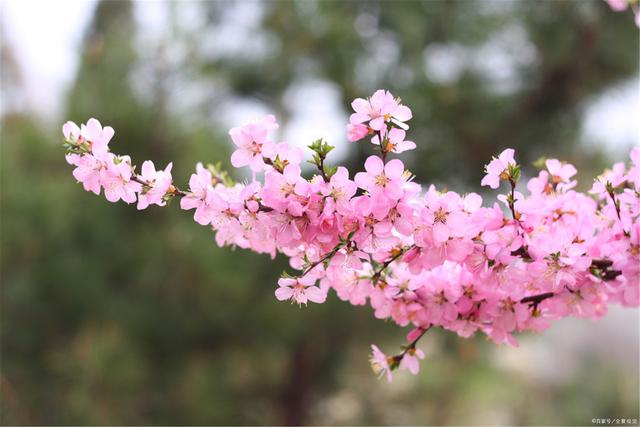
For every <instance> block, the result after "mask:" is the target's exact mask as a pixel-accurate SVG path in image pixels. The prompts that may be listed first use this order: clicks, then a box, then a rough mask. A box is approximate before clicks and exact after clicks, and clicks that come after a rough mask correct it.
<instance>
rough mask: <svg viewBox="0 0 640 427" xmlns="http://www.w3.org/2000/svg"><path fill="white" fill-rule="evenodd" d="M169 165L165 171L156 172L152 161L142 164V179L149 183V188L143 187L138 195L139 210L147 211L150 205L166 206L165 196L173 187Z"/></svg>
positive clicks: (170, 164) (170, 165)
mask: <svg viewBox="0 0 640 427" xmlns="http://www.w3.org/2000/svg"><path fill="white" fill-rule="evenodd" d="M172 166H173V164H172V163H169V164H168V165H167V167H166V168H165V169H164V170H160V171H156V168H155V166H154V164H153V162H152V161H151V160H147V161H145V162H143V163H142V173H141V175H140V179H142V180H143V181H144V182H145V183H147V185H148V187H143V188H142V191H141V192H140V194H139V195H138V209H146V208H147V206H149V205H158V206H164V205H165V204H166V202H165V201H164V196H165V195H166V194H167V191H169V187H171V183H172V180H173V179H172V177H171V167H172Z"/></svg>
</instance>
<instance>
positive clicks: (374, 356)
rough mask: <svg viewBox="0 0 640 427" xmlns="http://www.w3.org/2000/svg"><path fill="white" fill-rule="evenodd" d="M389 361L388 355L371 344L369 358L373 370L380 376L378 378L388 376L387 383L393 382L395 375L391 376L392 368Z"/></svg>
mask: <svg viewBox="0 0 640 427" xmlns="http://www.w3.org/2000/svg"><path fill="white" fill-rule="evenodd" d="M388 359H389V358H388V357H387V355H386V354H384V353H383V352H382V351H380V349H379V348H378V347H377V346H376V345H373V344H371V355H370V356H369V363H370V364H371V369H373V372H374V373H375V374H376V375H377V376H378V378H382V377H383V376H386V377H387V381H388V382H391V380H393V375H392V374H391V367H390V366H389V361H388Z"/></svg>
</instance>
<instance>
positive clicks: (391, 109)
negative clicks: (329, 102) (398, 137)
mask: <svg viewBox="0 0 640 427" xmlns="http://www.w3.org/2000/svg"><path fill="white" fill-rule="evenodd" d="M351 107H352V108H353V109H354V111H355V113H353V114H352V115H351V117H350V119H349V121H350V123H351V124H353V125H357V124H361V123H364V122H369V127H370V128H371V129H373V130H375V131H380V130H382V129H383V128H384V127H385V123H388V122H391V121H393V123H395V124H396V125H398V126H400V127H403V128H406V127H407V126H406V124H405V123H404V122H406V121H407V120H409V119H411V110H410V109H409V108H408V107H406V106H404V105H401V104H400V100H399V99H396V98H394V97H393V95H391V93H390V92H388V91H385V90H382V89H380V90H377V91H376V92H375V93H374V94H373V95H372V96H371V98H369V99H362V98H357V99H356V100H354V101H353V102H352V103H351ZM360 132H361V131H360Z"/></svg>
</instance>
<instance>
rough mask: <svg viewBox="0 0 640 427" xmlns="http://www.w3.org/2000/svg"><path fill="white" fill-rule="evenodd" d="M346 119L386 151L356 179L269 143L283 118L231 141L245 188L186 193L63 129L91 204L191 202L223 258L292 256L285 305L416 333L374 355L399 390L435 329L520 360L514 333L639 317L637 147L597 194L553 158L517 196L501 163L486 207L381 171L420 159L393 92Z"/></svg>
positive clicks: (202, 185)
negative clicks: (235, 253) (631, 310)
mask: <svg viewBox="0 0 640 427" xmlns="http://www.w3.org/2000/svg"><path fill="white" fill-rule="evenodd" d="M352 105H353V108H354V110H355V113H354V114H353V115H352V116H351V119H350V124H349V127H348V135H349V139H350V140H352V141H355V140H358V139H361V138H362V137H364V136H365V135H373V139H374V141H373V142H377V143H378V145H379V150H380V151H379V154H378V155H372V156H370V157H369V158H368V159H367V160H366V162H365V164H364V171H361V172H358V173H356V174H355V175H354V176H353V178H350V173H349V171H348V170H347V169H346V168H344V167H337V168H335V167H334V168H331V167H328V166H326V165H325V160H326V155H327V153H328V152H329V151H330V150H331V148H332V147H331V146H329V145H328V144H326V143H324V142H322V141H317V142H315V143H314V144H312V145H310V148H311V149H312V150H313V151H314V152H315V154H314V164H315V165H316V166H317V167H318V173H316V174H315V175H313V176H312V177H306V176H303V174H302V169H301V166H300V162H301V161H302V152H301V150H299V149H297V148H295V147H292V146H290V145H288V144H287V143H285V142H281V143H275V142H273V141H272V140H271V139H270V134H269V133H270V132H272V131H273V130H274V129H276V128H277V126H278V125H277V123H276V121H275V118H273V116H268V117H266V118H264V119H262V120H258V121H255V122H253V123H250V124H247V125H244V126H241V127H237V128H234V129H232V130H231V131H230V135H231V138H232V140H233V142H234V144H235V145H236V146H237V150H236V151H235V152H234V153H233V156H232V164H233V165H234V166H236V167H244V166H247V167H249V168H250V170H251V171H252V173H253V179H252V180H251V181H250V182H249V183H246V184H239V183H235V182H233V181H231V180H230V179H229V178H228V177H227V176H226V175H225V174H223V173H221V172H220V171H219V170H218V169H217V168H214V167H212V166H209V167H205V166H203V165H202V164H198V165H197V168H196V173H194V174H193V175H192V176H191V179H190V180H189V189H188V190H180V189H178V188H176V187H175V186H174V185H173V183H172V181H171V165H169V166H168V167H167V168H166V169H165V170H161V171H156V170H155V168H154V167H153V164H152V163H151V162H148V161H147V162H144V164H143V166H142V171H141V174H140V175H137V174H136V173H135V169H134V167H133V166H132V164H131V160H130V159H129V157H127V156H116V155H114V154H112V153H110V152H109V150H108V142H109V140H110V139H111V137H112V136H113V129H111V128H110V127H106V128H102V127H101V126H100V124H99V122H98V121H97V120H95V119H91V120H89V122H88V123H87V125H86V126H85V125H83V126H82V127H80V128H79V127H78V126H76V125H75V124H73V123H70V122H69V123H67V124H65V126H64V128H63V133H64V136H65V140H66V145H67V149H68V152H69V154H68V156H67V160H68V161H69V163H71V164H72V165H74V166H75V167H76V168H75V170H74V172H73V174H74V177H75V178H76V179H77V180H78V181H79V182H81V183H82V184H83V185H84V188H85V189H86V190H87V191H92V192H94V193H96V194H99V193H100V190H101V189H104V194H105V197H106V198H107V199H108V200H110V201H117V200H120V199H122V200H124V201H125V202H127V203H132V202H135V201H136V198H137V200H138V208H139V209H143V208H145V207H147V206H148V205H150V204H157V205H161V206H162V205H164V204H165V202H166V201H167V200H168V199H170V198H172V197H181V201H180V206H181V208H182V209H186V210H191V209H194V210H195V211H194V220H195V221H196V222H197V223H198V224H201V225H205V226H207V227H212V228H213V229H214V230H215V231H216V241H217V243H218V244H219V245H233V246H239V247H241V248H246V249H250V250H252V251H255V252H259V253H267V254H269V255H270V256H271V257H275V256H276V254H277V253H282V254H284V255H286V256H287V257H288V258H289V260H290V265H291V268H292V269H293V270H297V271H298V272H297V273H296V274H293V273H291V274H289V273H283V276H282V278H281V279H280V280H279V281H278V285H279V286H278V287H277V289H276V291H275V296H276V298H277V299H278V300H289V301H292V302H295V303H298V304H307V303H308V302H313V303H323V302H324V301H325V300H326V298H327V296H328V294H329V292H331V291H332V292H334V293H335V294H336V295H337V297H338V298H340V299H341V300H344V301H348V302H349V303H351V304H353V305H369V306H370V307H371V308H372V310H373V314H374V316H375V317H377V318H379V319H389V320H391V321H393V322H395V323H396V324H397V325H399V326H401V327H405V326H408V327H410V328H411V330H410V332H409V334H408V336H407V341H408V342H407V344H406V345H405V346H404V347H403V351H402V352H401V353H400V354H397V355H395V356H386V355H384V354H383V353H382V352H381V351H380V350H379V349H378V348H377V347H375V346H374V347H373V353H372V357H371V363H372V366H373V367H374V369H375V370H376V372H378V373H380V374H382V375H386V376H387V378H388V379H389V380H390V379H391V372H392V371H393V370H395V369H396V368H400V369H406V370H408V371H410V372H412V373H417V372H418V370H419V363H418V362H419V359H422V358H423V357H424V354H423V353H422V352H421V351H420V350H419V349H417V348H416V344H417V341H418V340H419V339H420V337H422V335H424V333H425V332H426V331H427V330H429V329H430V328H432V327H439V328H443V329H446V330H449V331H452V332H455V333H456V334H458V335H459V336H461V337H470V336H472V335H474V334H475V333H476V332H480V333H483V334H486V335H487V336H488V337H489V338H490V339H492V340H493V341H494V342H496V343H508V344H511V345H516V344H517V341H516V339H515V337H514V334H515V333H518V332H524V331H542V330H544V329H546V328H548V327H549V325H550V322H551V321H552V320H555V319H559V318H563V317H567V316H576V317H585V318H598V317H601V316H603V315H605V314H606V312H607V308H608V306H609V304H611V303H618V304H621V305H624V306H632V307H637V306H638V305H639V304H640V297H639V286H640V284H639V282H640V223H639V221H638V217H639V216H640V197H639V196H640V169H639V168H640V150H639V149H638V148H635V149H634V150H633V151H632V153H631V166H630V167H629V168H627V166H626V165H625V164H624V163H617V164H616V165H614V166H613V168H612V169H611V170H608V171H606V172H605V173H604V174H603V175H601V176H600V177H598V178H597V179H596V181H595V183H594V185H593V188H592V190H591V191H590V194H584V193H580V192H577V191H575V190H574V187H575V186H576V180H575V175H576V172H577V171H576V169H575V167H573V166H572V165H570V164H567V163H564V162H560V161H558V160H555V159H548V160H546V161H545V162H544V165H543V166H544V167H543V168H542V170H540V172H539V173H538V175H537V176H535V177H533V178H531V179H530V180H529V181H528V183H527V184H526V187H527V190H528V193H527V194H525V193H524V192H521V191H524V189H518V188H517V185H518V182H519V179H520V166H519V165H518V164H517V161H516V159H515V153H514V150H512V149H507V150H505V151H503V152H502V153H501V154H500V155H499V156H498V157H497V158H495V159H493V160H492V161H491V162H490V163H489V164H488V165H487V167H486V176H485V177H484V179H483V180H482V184H483V185H485V186H489V187H491V188H493V189H498V188H500V186H501V185H504V188H505V189H506V192H505V194H501V195H499V196H498V202H494V203H492V204H489V205H486V206H483V203H482V197H481V196H480V195H478V194H476V193H469V194H459V193H456V192H453V191H439V190H437V189H436V188H435V187H434V186H430V187H428V188H427V189H426V191H423V189H422V187H421V186H420V185H419V184H418V183H416V182H414V180H413V175H412V174H411V172H410V171H408V170H406V168H405V165H404V164H403V163H402V162H401V161H400V160H398V159H392V160H389V161H387V159H386V157H387V155H388V154H390V153H394V152H400V151H404V150H405V149H410V148H413V147H414V146H415V144H413V143H409V141H405V140H404V137H405V129H406V128H407V126H406V123H405V122H406V121H408V120H409V119H410V118H411V116H412V115H411V110H409V108H407V107H406V106H404V105H402V104H401V103H400V101H399V100H398V99H396V98H394V97H393V96H392V95H391V94H390V93H389V92H386V91H382V90H380V91H377V92H376V93H375V94H374V95H373V96H372V97H371V98H370V99H367V100H365V99H357V100H355V101H354V102H353V104H352ZM376 138H377V139H376Z"/></svg>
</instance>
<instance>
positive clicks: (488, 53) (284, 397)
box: [0, 0, 640, 425]
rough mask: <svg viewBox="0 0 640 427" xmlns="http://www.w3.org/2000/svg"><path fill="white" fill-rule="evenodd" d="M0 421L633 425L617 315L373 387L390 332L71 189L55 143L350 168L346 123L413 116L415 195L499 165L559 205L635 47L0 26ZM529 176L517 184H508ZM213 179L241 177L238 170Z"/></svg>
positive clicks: (548, 27) (594, 22) (323, 14)
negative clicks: (89, 128) (78, 133)
mask: <svg viewBox="0 0 640 427" xmlns="http://www.w3.org/2000/svg"><path fill="white" fill-rule="evenodd" d="M0 11H1V17H0V22H1V24H2V28H1V31H0V35H1V45H0V49H1V50H0V57H1V61H2V68H1V71H2V80H1V83H2V107H1V110H0V114H1V122H0V131H1V134H0V138H1V149H2V151H1V157H0V166H1V185H2V187H1V192H0V203H1V223H0V230H1V247H0V249H1V256H0V261H1V276H0V277H1V283H2V295H1V296H2V298H1V302H0V309H1V313H0V319H1V324H0V332H1V336H0V338H1V341H0V344H1V347H0V350H1V359H0V363H1V364H0V368H1V369H0V393H1V395H0V417H1V418H0V421H1V422H2V424H19V425H23V424H50V425H54V424H67V425H68V424H88V425H94V424H102V425H104V424H126V425H139V424H162V425H168V424H169V425H170V424H181V425H194V424H231V425H246V424H251V425H268V424H314V425H318V424H323V425H344V424H348V425H370V424H375V425H386V424H414V425H425V424H443V425H444V424H457V425H482V424H485V425H499V424H512V425H514V424H520V425H528V424H537V425H551V424H552V425H589V424H591V420H592V419H593V418H631V419H634V418H635V419H636V420H638V418H640V414H639V408H638V400H639V392H638V390H639V380H638V377H639V370H638V357H639V351H638V331H639V327H638V312H637V310H623V309H620V308H617V307H613V308H612V309H611V312H610V314H609V316H607V317H606V318H605V319H603V320H601V321H599V322H591V321H589V320H577V319H568V320H563V321H561V322H558V323H556V324H555V326H554V327H553V328H552V329H550V330H549V331H547V332H545V333H543V334H540V335H533V334H530V335H524V336H521V337H520V341H521V346H520V347H519V348H515V349H514V348H507V347H496V346H495V345H493V344H491V343H488V342H487V341H486V340H485V339H484V338H482V337H476V338H473V339H469V340H463V339H459V338H457V337H456V336H454V335H452V334H451V333H442V332H441V331H432V332H430V333H429V334H428V336H426V337H425V339H424V340H423V341H422V342H421V348H422V349H423V350H424V351H425V353H426V354H427V358H426V360H425V361H424V363H423V364H422V371H421V372H420V374H419V375H418V376H415V377H413V376H411V375H408V374H406V373H400V374H399V375H396V379H395V381H394V382H393V383H392V384H390V385H389V384H387V383H386V382H384V381H378V380H377V379H376V378H375V377H374V375H373V374H372V372H371V371H370V369H369V365H368V363H367V356H368V353H369V345H370V343H377V344H379V345H380V346H381V347H382V348H383V350H386V351H388V352H394V351H395V350H396V349H397V346H398V345H399V344H400V343H401V342H402V341H403V338H404V334H405V333H406V331H403V330H400V329H399V328H396V327H394V326H392V325H390V324H387V323H385V322H382V321H378V320H375V319H374V318H373V316H372V312H371V310H370V309H368V308H363V307H352V306H349V305H348V304H346V303H343V302H340V301H339V300H338V299H337V298H336V297H335V296H332V297H330V298H329V301H328V302H327V303H326V304H324V305H320V306H318V305H310V306H309V307H306V308H298V307H297V306H294V305H289V304H286V303H279V302H277V301H276V300H275V298H274V296H273V291H274V287H275V283H276V280H277V277H278V274H279V272H280V271H281V270H282V269H283V268H284V267H286V265H285V262H284V260H283V259H277V260H276V261H275V262H272V261H271V260H269V259H268V258H266V257H263V256H258V255H254V254H251V253H247V252H244V251H240V250H236V251H232V250H229V249H228V248H227V249H220V248H218V247H216V245H215V242H214V240H213V236H212V234H211V233H210V232H208V231H207V230H206V229H205V228H202V227H200V226H198V225H197V224H195V223H194V222H193V221H192V219H191V214H190V213H185V212H182V211H180V210H179V209H178V206H177V205H175V204H174V205H173V206H170V207H168V208H165V209H160V208H157V207H152V208H150V209H148V210H146V211H143V212H138V211H136V208H135V206H127V205H125V204H116V205H113V204H110V203H108V202H106V201H105V200H104V199H102V198H100V197H96V196H94V195H92V194H89V193H86V192H84V191H82V188H81V187H80V186H79V185H78V184H77V183H75V182H74V180H73V178H72V177H71V168H70V167H69V166H68V165H67V164H66V163H65V161H64V157H63V150H62V147H61V141H62V137H61V132H60V126H61V124H62V123H63V122H64V121H66V120H68V119H70V120H74V121H76V122H84V121H86V120H87V119H88V118H89V117H97V118H99V119H100V120H101V121H102V122H103V124H110V125H112V126H113V127H114V128H115V129H116V137H115V139H114V140H113V141H112V143H111V146H112V148H113V149H114V150H115V151H116V152H119V153H130V154H131V155H132V156H133V158H134V160H137V161H141V160H143V159H152V160H154V161H155V162H156V164H158V163H160V164H165V163H167V162H169V161H173V162H174V176H175V177H176V178H177V182H183V183H184V182H186V181H187V180H188V176H189V174H190V173H191V171H192V170H193V169H194V164H195V163H196V162H197V161H200V160H202V161H209V162H214V161H218V160H219V161H222V162H223V163H224V164H226V165H227V166H228V165H229V163H228V155H229V153H230V150H231V147H232V145H231V143H230V141H229V138H228V137H227V134H226V132H227V129H228V128H229V127H231V126H235V125H239V124H241V123H242V122H244V121H245V120H247V119H250V118H252V117H256V116H258V115H261V114H264V113H267V112H273V113H275V114H276V115H277V116H278V118H279V121H280V123H282V125H283V126H282V127H281V129H280V133H279V139H284V140H287V141H289V142H291V143H295V144H300V145H301V146H304V145H306V144H308V143H309V142H311V141H312V140H314V139H317V138H319V137H325V138H326V139H327V140H328V141H329V142H330V143H332V144H333V145H336V146H337V147H338V148H337V149H336V150H335V155H334V153H332V155H333V157H331V158H330V160H331V161H333V162H335V163H337V162H342V163H346V164H348V165H350V166H351V167H352V168H358V167H359V165H361V164H362V161H363V158H364V156H365V155H366V154H367V153H368V152H370V149H371V147H370V146H368V145H367V144H364V143H361V144H357V145H356V144H349V143H348V142H346V131H345V123H346V121H347V118H348V114H349V102H350V100H351V99H353V98H355V97H359V96H367V95H369V94H371V93H372V92H373V91H374V90H375V89H377V88H387V89H389V90H391V91H392V92H393V93H394V94H395V95H397V96H400V97H401V98H402V99H403V101H404V102H405V103H406V104H407V105H409V106H411V108H413V111H414V119H413V120H412V122H411V126H412V127H411V131H410V136H411V139H413V140H415V141H416V142H417V144H418V149H417V150H416V151H413V152H411V153H410V154H408V155H406V156H403V159H404V160H405V161H406V162H407V163H408V165H409V166H410V167H411V169H412V170H413V171H414V172H415V173H416V174H417V176H418V177H419V179H420V181H422V182H424V183H429V182H433V183H436V184H438V185H441V186H447V187H448V188H451V189H455V190H457V191H467V190H471V189H473V190H476V191H478V190H479V180H480V178H481V175H482V167H483V164H484V163H486V162H487V161H488V159H490V157H491V155H492V154H494V153H496V152H499V151H500V150H501V149H503V148H505V147H515V148H516V149H517V152H518V159H519V160H520V161H521V163H523V164H525V165H530V163H531V162H532V161H534V160H535V159H536V158H538V157H539V156H540V155H543V154H546V155H549V156H554V157H559V158H562V159H566V160H569V161H571V162H572V163H574V164H576V165H577V166H578V169H579V171H580V176H579V178H580V179H581V180H582V181H581V184H580V188H581V189H586V188H588V187H589V186H590V183H591V180H592V178H593V177H594V176H595V175H596V174H597V173H598V172H599V171H600V170H601V169H602V168H603V167H605V166H606V165H607V164H610V163H611V162H613V161H619V160H626V159H627V156H628V152H629V149H630V148H631V146H632V145H634V144H638V143H639V142H640V138H639V135H638V132H639V130H638V122H637V118H638V117H640V96H639V93H638V79H639V77H638V76H639V67H638V34H639V33H638V29H637V28H636V27H635V26H634V25H633V19H632V17H631V15H630V14H626V13H614V12H612V11H611V10H610V9H609V8H608V6H607V5H606V3H605V2H603V1H600V0H575V1H559V0H558V1H485V0H479V1H344V2H341V1H312V0H301V1H268V2H267V1H264V2H258V1H249V0H247V1H211V2H193V1H191V2H187V1H184V2H171V3H169V2H151V1H147V2H130V1H82V2H29V1H18V0H14V1H8V2H7V1H5V2H3V3H1V4H0ZM528 170H529V171H530V172H531V171H532V170H533V168H529V169H528ZM233 173H234V174H235V176H236V177H237V178H239V179H241V178H242V176H241V175H239V172H238V171H233Z"/></svg>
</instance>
